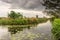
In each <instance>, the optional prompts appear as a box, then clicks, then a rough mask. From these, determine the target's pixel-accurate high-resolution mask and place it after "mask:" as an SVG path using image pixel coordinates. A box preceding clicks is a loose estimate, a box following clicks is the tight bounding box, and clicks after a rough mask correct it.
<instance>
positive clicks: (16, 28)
mask: <svg viewBox="0 0 60 40" xmlns="http://www.w3.org/2000/svg"><path fill="white" fill-rule="evenodd" d="M25 28H27V29H30V26H11V27H8V31H9V32H11V34H15V33H17V32H18V31H23V29H25Z"/></svg>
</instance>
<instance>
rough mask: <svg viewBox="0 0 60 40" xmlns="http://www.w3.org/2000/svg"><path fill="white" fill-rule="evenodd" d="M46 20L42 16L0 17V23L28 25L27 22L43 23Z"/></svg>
mask: <svg viewBox="0 0 60 40" xmlns="http://www.w3.org/2000/svg"><path fill="white" fill-rule="evenodd" d="M46 21H47V19H44V18H38V19H37V18H35V19H31V18H26V19H24V18H23V19H0V25H28V24H38V23H43V22H46Z"/></svg>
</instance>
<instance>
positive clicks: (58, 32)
mask: <svg viewBox="0 0 60 40" xmlns="http://www.w3.org/2000/svg"><path fill="white" fill-rule="evenodd" d="M52 33H53V36H54V37H55V39H56V40H60V19H55V20H54V22H53V29H52Z"/></svg>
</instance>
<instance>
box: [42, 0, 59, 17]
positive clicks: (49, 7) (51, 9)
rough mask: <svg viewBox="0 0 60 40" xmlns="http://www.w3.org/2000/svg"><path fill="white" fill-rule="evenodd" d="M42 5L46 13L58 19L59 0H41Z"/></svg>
mask: <svg viewBox="0 0 60 40" xmlns="http://www.w3.org/2000/svg"><path fill="white" fill-rule="evenodd" d="M42 4H43V6H45V7H46V8H45V9H46V10H45V11H46V12H47V13H49V14H51V15H54V16H55V17H57V18H58V17H60V0H43V3H42Z"/></svg>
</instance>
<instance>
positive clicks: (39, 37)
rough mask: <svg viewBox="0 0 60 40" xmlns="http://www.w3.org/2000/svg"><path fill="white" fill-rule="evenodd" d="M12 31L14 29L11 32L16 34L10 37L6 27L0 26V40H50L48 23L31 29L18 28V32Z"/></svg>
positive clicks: (49, 25) (49, 24)
mask: <svg viewBox="0 0 60 40" xmlns="http://www.w3.org/2000/svg"><path fill="white" fill-rule="evenodd" d="M14 29H15V28H13V29H12V30H13V32H14V31H15V32H16V31H17V32H16V33H15V34H12V35H11V32H12V31H11V30H10V32H9V29H8V28H7V27H5V26H0V40H51V23H50V21H47V22H46V23H41V24H38V25H37V26H34V27H31V28H20V30H14ZM16 29H18V28H16ZM21 29H22V30H21Z"/></svg>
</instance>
